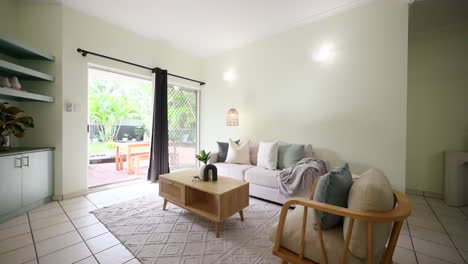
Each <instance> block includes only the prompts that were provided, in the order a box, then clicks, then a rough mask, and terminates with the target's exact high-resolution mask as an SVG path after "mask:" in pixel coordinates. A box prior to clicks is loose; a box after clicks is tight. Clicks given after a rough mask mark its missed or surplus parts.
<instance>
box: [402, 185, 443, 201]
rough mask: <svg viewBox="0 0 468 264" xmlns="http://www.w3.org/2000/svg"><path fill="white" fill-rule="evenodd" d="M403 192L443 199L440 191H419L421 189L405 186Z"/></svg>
mask: <svg viewBox="0 0 468 264" xmlns="http://www.w3.org/2000/svg"><path fill="white" fill-rule="evenodd" d="M405 192H406V193H407V194H412V195H418V196H424V197H429V198H434V199H441V200H443V199H444V194H442V193H435V192H427V191H421V190H417V189H410V188H406V191H405Z"/></svg>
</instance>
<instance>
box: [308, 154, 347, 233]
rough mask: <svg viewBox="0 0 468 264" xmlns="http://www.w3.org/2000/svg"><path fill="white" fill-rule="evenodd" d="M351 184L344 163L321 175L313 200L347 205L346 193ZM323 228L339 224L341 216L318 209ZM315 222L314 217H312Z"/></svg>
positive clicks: (341, 219)
mask: <svg viewBox="0 0 468 264" xmlns="http://www.w3.org/2000/svg"><path fill="white" fill-rule="evenodd" d="M352 185H353V176H352V175H351V171H350V170H349V166H348V163H345V164H343V165H341V166H339V167H337V168H336V169H334V170H332V171H330V172H329V173H327V174H325V175H323V176H321V177H320V178H319V181H318V183H317V187H316V188H315V193H314V201H317V202H322V203H326V204H331V205H336V206H340V207H345V208H346V207H348V194H349V190H350V189H351V186H352ZM319 215H320V223H321V227H322V229H323V230H327V229H332V228H333V227H335V226H337V225H339V224H341V222H342V221H343V217H342V216H339V215H334V214H330V213H327V212H323V211H319ZM314 222H315V219H314Z"/></svg>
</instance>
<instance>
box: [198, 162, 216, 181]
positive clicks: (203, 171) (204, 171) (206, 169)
mask: <svg viewBox="0 0 468 264" xmlns="http://www.w3.org/2000/svg"><path fill="white" fill-rule="evenodd" d="M210 174H211V180H212V181H217V180H218V169H217V168H216V166H215V165H213V164H206V165H203V166H202V167H201V168H200V178H201V179H202V180H203V181H209V180H210Z"/></svg>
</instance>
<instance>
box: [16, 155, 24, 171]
mask: <svg viewBox="0 0 468 264" xmlns="http://www.w3.org/2000/svg"><path fill="white" fill-rule="evenodd" d="M22 167H23V164H22V162H21V158H18V157H16V158H15V168H22Z"/></svg>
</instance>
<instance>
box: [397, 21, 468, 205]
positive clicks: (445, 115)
mask: <svg viewBox="0 0 468 264" xmlns="http://www.w3.org/2000/svg"><path fill="white" fill-rule="evenodd" d="M467 47H468V23H465V24H456V25H450V26H445V27H442V28H440V27H438V28H434V27H428V28H427V30H426V31H421V32H412V33H410V39H409V57H408V145H407V155H408V159H407V165H406V166H407V187H408V188H409V189H411V190H416V191H424V192H426V193H428V194H429V195H431V193H433V194H437V196H442V195H443V192H444V175H445V172H444V163H445V157H444V156H445V153H444V152H445V151H468V119H467V113H468V102H467V98H468V89H467V88H468V87H467V83H468V74H467V69H468V49H467Z"/></svg>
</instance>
